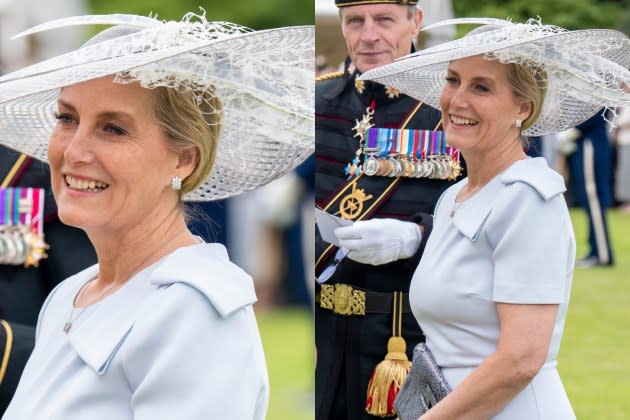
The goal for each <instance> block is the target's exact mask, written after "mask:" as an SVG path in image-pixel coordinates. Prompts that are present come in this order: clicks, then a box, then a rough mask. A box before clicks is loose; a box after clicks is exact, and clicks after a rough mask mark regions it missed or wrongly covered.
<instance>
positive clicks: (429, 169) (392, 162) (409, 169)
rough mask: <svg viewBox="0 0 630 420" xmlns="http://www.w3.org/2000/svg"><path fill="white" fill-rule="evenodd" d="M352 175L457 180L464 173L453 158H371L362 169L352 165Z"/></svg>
mask: <svg viewBox="0 0 630 420" xmlns="http://www.w3.org/2000/svg"><path fill="white" fill-rule="evenodd" d="M349 171H350V173H353V174H357V173H361V172H363V173H364V174H365V175H367V176H388V177H397V176H403V177H408V178H430V179H450V180H453V179H456V178H457V177H458V176H459V175H460V174H461V171H462V168H461V166H460V164H459V162H458V161H456V160H454V159H452V158H451V156H449V155H446V156H443V155H440V156H432V157H429V158H428V159H424V160H414V161H412V160H409V159H406V158H389V159H377V158H376V157H374V156H369V157H368V158H367V159H366V160H365V162H364V163H363V165H362V167H359V166H358V165H357V164H354V163H353V164H350V167H349Z"/></svg>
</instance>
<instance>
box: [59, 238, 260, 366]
mask: <svg viewBox="0 0 630 420" xmlns="http://www.w3.org/2000/svg"><path fill="white" fill-rule="evenodd" d="M97 273H98V266H97V265H96V266H93V267H90V268H89V269H87V270H84V271H83V272H81V273H79V274H78V275H77V276H76V278H75V279H73V281H72V284H71V287H68V288H67V292H66V293H68V294H69V295H70V296H66V297H65V299H61V301H63V302H64V303H66V304H67V303H68V302H72V300H73V299H74V296H75V295H76V293H77V292H78V290H79V289H80V288H81V286H82V285H83V284H85V283H86V282H87V281H90V280H91V279H92V278H94V276H95V275H96V274H97ZM175 283H182V284H186V285H188V286H190V287H193V288H194V289H196V290H197V291H198V292H199V293H201V294H203V295H204V296H205V297H206V298H207V299H208V302H209V304H211V305H212V306H213V307H214V308H215V309H216V311H217V312H218V313H219V314H220V315H221V316H222V317H223V318H226V317H229V316H230V315H231V314H232V313H234V312H235V311H237V310H238V309H240V308H242V307H244V306H247V305H251V304H253V303H254V302H256V295H255V292H254V285H253V281H252V278H251V277H250V276H249V275H248V274H247V273H245V272H244V271H243V270H242V269H241V268H239V267H237V266H236V265H234V264H233V263H232V262H230V260H229V258H228V254H227V251H226V249H225V247H223V245H220V244H199V245H192V246H187V247H183V248H179V249H177V250H176V251H174V252H173V253H171V254H169V255H168V256H166V257H165V258H163V259H162V260H160V261H159V262H157V263H156V264H154V265H152V266H150V267H148V268H146V269H145V270H143V271H141V272H140V273H138V274H137V275H135V276H134V277H133V278H132V279H131V280H129V281H128V282H127V283H126V284H125V285H124V286H123V287H121V288H120V289H119V290H118V291H116V292H115V293H113V294H112V295H110V296H108V297H106V298H105V299H103V300H101V301H100V302H97V303H96V304H94V305H92V306H90V307H88V308H86V309H85V313H84V314H81V315H80V317H77V319H76V322H74V325H73V327H72V329H71V330H70V332H69V333H68V337H69V340H70V343H71V345H72V347H73V348H74V350H75V351H76V353H77V354H78V355H79V357H80V358H81V359H83V361H84V362H85V363H86V364H88V365H89V366H90V367H91V368H92V369H93V370H94V371H95V372H96V373H97V374H99V375H102V374H104V373H105V372H106V371H107V368H108V367H109V364H110V362H111V360H112V359H113V357H114V355H115V354H116V352H117V350H118V348H119V347H120V346H121V345H122V343H123V342H124V340H125V338H126V337H127V335H128V334H129V333H130V332H131V330H132V329H133V326H134V324H135V321H136V319H138V317H140V316H143V314H144V313H150V312H151V311H156V310H159V307H160V305H159V303H156V299H158V298H159V296H160V294H161V293H163V292H164V291H165V290H166V289H167V288H168V287H169V286H171V285H173V284H175ZM175 315H176V314H174V316H175ZM64 322H65V320H64ZM64 334H65V333H64Z"/></svg>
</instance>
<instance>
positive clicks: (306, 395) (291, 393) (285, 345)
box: [256, 307, 315, 420]
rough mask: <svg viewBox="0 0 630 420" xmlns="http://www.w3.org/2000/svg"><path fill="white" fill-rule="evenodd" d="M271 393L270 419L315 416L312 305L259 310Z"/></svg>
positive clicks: (301, 419) (296, 419)
mask: <svg viewBox="0 0 630 420" xmlns="http://www.w3.org/2000/svg"><path fill="white" fill-rule="evenodd" d="M256 316H257V318H258V325H259V327H260V335H261V337H262V341H263V345H264V347H265V357H266V359H267V368H268V370H269V383H270V385H271V396H270V399H269V411H268V412H267V420H312V419H314V418H315V408H314V397H313V395H314V386H315V385H314V382H315V380H314V375H315V342H314V340H315V338H314V337H315V332H314V329H313V328H314V327H313V314H312V311H311V310H310V309H303V308H286V307H285V308H279V309H275V310H272V311H266V312H264V311H257V312H256Z"/></svg>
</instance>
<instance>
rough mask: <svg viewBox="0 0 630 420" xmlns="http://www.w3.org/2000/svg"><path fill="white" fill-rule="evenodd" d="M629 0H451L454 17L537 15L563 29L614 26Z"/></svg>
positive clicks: (518, 17)
mask: <svg viewBox="0 0 630 420" xmlns="http://www.w3.org/2000/svg"><path fill="white" fill-rule="evenodd" d="M628 3H630V0H599V1H593V0H510V1H505V0H486V1H485V2H483V5H480V4H481V2H479V1H478V0H453V6H454V9H455V15H456V16H458V17H469V16H470V17H482V16H483V17H495V18H500V19H506V18H511V19H512V20H513V21H514V22H524V21H526V20H527V19H528V18H537V17H538V16H540V17H541V19H542V22H543V23H545V24H552V25H558V26H561V27H563V28H567V29H587V28H617V27H618V26H619V25H620V23H621V20H622V17H623V16H624V15H626V16H627V15H628V12H627V10H628Z"/></svg>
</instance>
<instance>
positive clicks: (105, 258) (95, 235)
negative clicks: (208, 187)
mask: <svg viewBox="0 0 630 420" xmlns="http://www.w3.org/2000/svg"><path fill="white" fill-rule="evenodd" d="M88 236H89V238H90V241H92V244H93V245H94V248H95V249H96V254H97V256H98V262H99V273H98V278H97V280H96V281H95V284H94V287H95V288H96V289H100V288H106V287H108V288H111V287H112V285H122V284H124V283H126V282H127V281H128V280H129V279H130V278H131V277H133V276H134V275H136V274H137V273H138V272H140V271H142V269H144V268H146V267H148V266H150V265H151V264H153V263H155V262H157V261H159V260H160V259H161V258H163V257H164V256H165V255H168V254H170V253H171V252H173V251H174V250H175V249H177V248H180V247H182V246H187V245H193V244H195V243H197V242H198V241H197V240H196V239H195V237H194V236H193V235H192V234H191V233H190V231H189V230H188V228H187V226H186V221H185V219H184V215H183V213H182V211H181V210H179V209H177V210H175V211H171V212H169V213H168V214H166V215H165V216H164V217H162V218H148V217H147V218H145V219H144V220H143V222H142V223H140V224H139V225H137V226H134V227H133V228H131V229H128V230H118V231H99V232H88Z"/></svg>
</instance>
